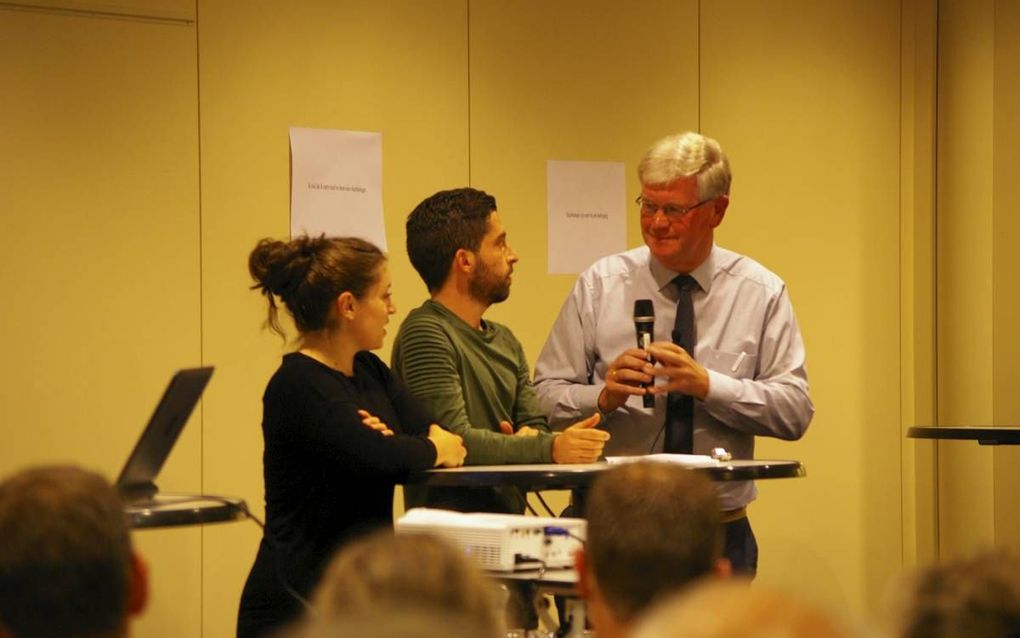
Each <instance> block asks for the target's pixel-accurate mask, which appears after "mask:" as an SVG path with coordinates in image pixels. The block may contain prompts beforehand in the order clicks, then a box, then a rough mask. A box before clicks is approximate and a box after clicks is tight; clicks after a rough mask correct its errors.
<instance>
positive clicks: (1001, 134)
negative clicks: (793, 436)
mask: <svg viewBox="0 0 1020 638" xmlns="http://www.w3.org/2000/svg"><path fill="white" fill-rule="evenodd" d="M994 15H995V67H994V77H993V82H994V86H995V113H994V115H993V118H994V119H993V123H994V126H995V135H994V141H993V148H992V158H993V161H994V167H993V169H992V182H993V185H992V205H993V211H994V212H993V216H994V217H993V221H992V227H993V233H992V251H993V253H992V269H993V273H992V281H993V287H994V295H993V299H992V319H993V321H994V327H993V330H992V339H993V343H994V348H993V351H992V370H993V373H994V376H995V378H994V380H993V382H992V393H993V404H994V408H993V413H992V417H993V422H994V423H995V424H997V425H1012V426H1017V425H1020V392H1017V379H1020V334H1018V332H1017V326H1020V291H1018V288H1017V273H1020V251H1018V250H1017V245H1018V244H1020V215H1017V211H1020V182H1018V181H1017V179H1016V174H1017V170H1018V169H1020V82H1017V81H1016V79H1017V77H1020V5H1018V4H1017V3H1016V2H1008V1H1003V0H1000V1H998V2H996V3H995V14H994ZM993 454H994V457H993V458H994V463H995V469H994V477H993V478H994V491H993V498H994V503H995V541H996V543H1001V544H1009V545H1012V546H1013V547H1014V548H1018V547H1020V504H1018V503H1017V498H1016V486H1017V485H1020V447H1018V446H1011V447H1002V448H998V449H996V450H994V452H993Z"/></svg>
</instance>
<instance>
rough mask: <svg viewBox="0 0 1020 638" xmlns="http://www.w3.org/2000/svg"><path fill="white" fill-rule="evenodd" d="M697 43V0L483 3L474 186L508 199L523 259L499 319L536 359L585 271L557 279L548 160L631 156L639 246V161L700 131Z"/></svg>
mask: <svg viewBox="0 0 1020 638" xmlns="http://www.w3.org/2000/svg"><path fill="white" fill-rule="evenodd" d="M664 25H668V28H667V29H666V30H665V31H663V26H664ZM697 38H698V32H697V3H696V2H694V1H693V0H692V1H684V2H672V1H649V0H643V1H641V2H632V3H630V4H628V5H627V6H626V8H625V9H624V8H622V7H621V5H620V4H619V3H618V2H612V1H609V0H600V1H597V2H581V1H578V0H570V1H567V2H542V1H540V0H529V1H526V2H499V1H496V0H483V1H474V2H472V3H471V185H472V186H474V187H476V188H480V189H482V190H485V191H487V192H489V193H490V194H492V195H494V196H495V197H496V201H497V204H498V206H499V209H500V211H501V212H502V218H503V221H504V223H505V224H506V227H507V231H508V237H509V240H510V245H511V246H512V247H513V248H514V250H515V251H516V252H517V254H518V256H519V257H520V262H519V263H518V264H517V265H516V266H515V277H514V288H513V292H512V294H511V295H510V299H509V300H508V301H507V302H506V303H504V304H501V305H499V306H496V307H494V308H492V310H491V311H490V314H491V317H492V318H493V319H496V320H498V321H502V322H505V323H506V324H508V325H509V326H510V327H511V328H512V329H513V331H514V333H515V334H516V335H517V337H518V339H520V340H521V343H522V344H523V345H524V350H525V352H526V353H527V355H528V361H529V362H530V363H532V364H534V360H535V358H536V357H537V356H538V353H539V351H540V350H541V348H542V344H543V343H545V338H546V335H547V333H548V330H549V327H550V326H551V325H552V322H553V320H554V319H555V318H556V315H557V313H558V312H559V309H560V305H561V304H562V303H563V300H564V299H565V298H566V295H567V292H568V291H569V290H570V287H571V286H572V285H573V283H574V280H575V278H576V277H575V276H573V275H549V274H547V272H548V268H547V265H546V259H547V257H546V255H547V248H546V241H547V222H546V161H547V160H585V161H617V162H624V163H625V165H626V169H625V170H626V177H627V192H628V193H629V199H628V200H627V204H628V207H627V210H628V224H627V226H628V241H627V246H628V247H633V246H636V245H639V244H640V243H641V233H640V228H639V227H638V216H637V210H636V207H634V206H632V205H629V204H630V200H631V199H633V198H634V197H635V196H636V195H637V193H638V190H639V187H638V184H637V174H636V171H637V163H638V160H640V158H641V155H642V154H643V153H644V152H645V150H646V149H647V148H648V147H649V146H651V144H652V142H654V141H655V140H657V139H658V138H660V137H662V136H664V135H667V134H670V133H676V132H680V131H684V130H690V129H696V128H697V100H698V84H697V74H696V64H697V44H698V39H697ZM422 289H423V287H422ZM422 296H424V295H422Z"/></svg>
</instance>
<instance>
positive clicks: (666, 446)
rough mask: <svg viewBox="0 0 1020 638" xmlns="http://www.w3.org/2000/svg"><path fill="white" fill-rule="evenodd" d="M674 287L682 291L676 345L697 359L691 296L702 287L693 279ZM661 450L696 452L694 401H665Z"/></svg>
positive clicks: (672, 396) (676, 397)
mask: <svg viewBox="0 0 1020 638" xmlns="http://www.w3.org/2000/svg"><path fill="white" fill-rule="evenodd" d="M673 283H674V284H676V286H677V288H679V290H680V296H679V299H678V300H677V302H676V319H675V320H674V322H673V343H675V344H676V345H678V346H680V347H681V348H683V349H684V350H686V351H687V353H688V354H689V355H691V357H694V346H695V345H696V344H697V343H698V332H697V327H696V326H695V325H694V302H693V301H691V293H692V292H693V291H695V290H699V289H700V287H699V286H698V282H697V281H695V279H694V277H691V276H690V275H680V276H678V277H676V278H675V279H673ZM662 450H663V451H664V452H670V453H673V454H691V453H692V452H693V451H694V397H692V396H690V395H688V394H681V393H679V392H670V393H669V395H668V397H667V400H666V438H665V439H664V441H663V446H662Z"/></svg>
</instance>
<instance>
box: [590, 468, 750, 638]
mask: <svg viewBox="0 0 1020 638" xmlns="http://www.w3.org/2000/svg"><path fill="white" fill-rule="evenodd" d="M585 512H586V517H587V519H588V533H587V540H586V542H585V545H584V549H583V550H581V551H579V552H578V553H577V555H576V556H575V564H576V567H577V572H578V589H579V591H580V593H581V596H582V597H583V598H584V600H585V602H586V603H587V606H588V614H589V618H590V619H591V622H592V625H594V627H595V630H596V631H597V632H598V635H599V638H622V637H625V636H628V635H629V634H630V632H631V630H632V628H633V625H634V622H635V621H636V620H637V619H638V618H639V617H640V616H641V614H642V613H644V612H645V611H646V610H647V609H648V608H649V607H650V606H651V605H652V604H653V603H655V602H656V601H657V600H659V599H661V598H663V597H665V596H668V595H670V594H673V593H676V592H678V591H680V590H682V589H683V588H685V587H687V586H688V585H689V584H691V583H692V582H694V581H696V580H698V579H701V578H703V577H707V576H719V577H726V576H728V575H729V573H730V565H729V561H728V560H727V559H725V558H723V555H722V543H723V536H722V534H723V531H722V523H721V520H720V513H719V499H718V497H717V496H716V490H715V487H714V486H713V484H712V482H711V481H710V480H709V479H708V478H706V477H704V476H702V475H701V474H698V473H696V472H693V471H691V470H688V469H685V468H683V467H680V466H678V465H673V464H670V463H661V462H649V461H642V462H634V463H627V464H624V465H620V466H617V467H613V468H611V469H609V470H606V471H605V472H603V473H602V474H600V475H599V477H598V478H597V479H596V480H595V483H594V485H593V486H592V489H591V492H590V493H589V495H588V501H587V505H586V508H585Z"/></svg>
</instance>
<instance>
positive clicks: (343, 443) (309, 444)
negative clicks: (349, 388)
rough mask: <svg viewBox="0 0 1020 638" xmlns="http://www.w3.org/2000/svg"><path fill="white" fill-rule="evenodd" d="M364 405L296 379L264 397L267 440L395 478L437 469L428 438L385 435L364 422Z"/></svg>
mask: <svg viewBox="0 0 1020 638" xmlns="http://www.w3.org/2000/svg"><path fill="white" fill-rule="evenodd" d="M363 407H364V406H362V405H360V404H359V403H358V401H357V399H356V398H355V397H354V396H352V395H350V394H349V393H336V392H329V393H327V392H324V390H323V388H321V387H319V386H318V385H317V384H315V382H314V381H313V380H309V379H302V378H291V379H289V380H288V382H287V383H284V384H280V386H277V387H275V388H274V389H273V390H272V391H270V392H267V394H266V397H265V408H266V415H267V417H268V418H267V421H266V425H267V426H268V428H269V429H270V430H275V432H272V431H270V432H267V435H268V436H273V437H275V438H279V439H281V440H283V441H286V442H288V443H289V444H290V445H292V446H295V447H297V448H299V449H303V450H311V451H313V453H315V454H317V455H320V456H322V457H325V458H327V459H329V460H330V461H332V462H335V463H337V464H340V465H343V466H344V467H346V468H348V469H350V470H352V471H361V472H370V473H381V474H393V473H399V472H403V471H409V470H424V469H429V468H431V467H433V466H434V465H435V462H436V448H435V446H434V445H432V442H431V441H429V440H428V439H427V438H426V437H424V436H416V435H411V434H396V435H393V436H384V435H383V434H382V433H380V432H377V431H375V430H373V429H371V428H369V427H366V426H365V425H364V424H363V423H362V422H361V416H360V415H359V414H358V410H359V409H362V408H363Z"/></svg>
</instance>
